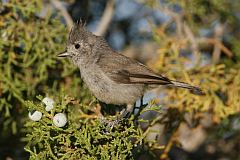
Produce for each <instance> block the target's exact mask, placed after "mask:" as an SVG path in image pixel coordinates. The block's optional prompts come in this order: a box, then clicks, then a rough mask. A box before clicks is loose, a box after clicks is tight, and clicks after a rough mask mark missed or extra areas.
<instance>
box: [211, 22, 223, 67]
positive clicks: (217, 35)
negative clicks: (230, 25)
mask: <svg viewBox="0 0 240 160" xmlns="http://www.w3.org/2000/svg"><path fill="white" fill-rule="evenodd" d="M223 30H224V25H223V24H219V25H217V26H216V27H215V28H214V39H217V40H218V41H219V42H222V35H223ZM220 55H221V48H220V45H219V43H215V44H214V49H213V55H212V60H213V63H217V62H218V61H219V59H220Z"/></svg>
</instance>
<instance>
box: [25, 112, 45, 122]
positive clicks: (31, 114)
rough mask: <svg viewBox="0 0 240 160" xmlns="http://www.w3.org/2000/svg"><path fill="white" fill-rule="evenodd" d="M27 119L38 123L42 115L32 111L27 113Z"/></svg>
mask: <svg viewBox="0 0 240 160" xmlns="http://www.w3.org/2000/svg"><path fill="white" fill-rule="evenodd" d="M28 117H29V118H30V119H31V120H33V121H39V120H40V119H41V118H42V113H41V112H39V111H32V112H29V113H28Z"/></svg>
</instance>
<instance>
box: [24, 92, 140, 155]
mask: <svg viewBox="0 0 240 160" xmlns="http://www.w3.org/2000/svg"><path fill="white" fill-rule="evenodd" d="M40 99H41V98H40ZM57 99H58V100H57V101H56V105H55V107H54V109H53V110H52V111H51V113H48V112H46V111H45V110H44V108H45V107H44V105H43V104H42V103H39V102H37V103H33V102H31V101H26V102H25V104H26V106H28V108H29V110H33V109H34V110H38V111H41V112H42V113H44V114H43V118H42V119H41V120H40V121H39V122H34V121H31V120H28V121H27V123H26V125H25V127H26V128H25V129H24V132H26V133H27V136H26V137H25V138H24V141H26V142H27V145H26V147H25V150H26V151H28V152H29V153H30V159H132V158H133V155H132V150H133V148H136V146H137V145H139V144H141V142H142V139H143V138H142V136H143V135H142V131H141V130H140V129H139V128H138V127H136V126H135V125H134V124H133V121H132V120H131V119H130V120H127V121H125V122H122V123H121V124H120V125H117V126H116V127H114V128H113V129H110V128H107V127H106V124H104V123H103V122H101V119H99V118H96V117H97V115H96V113H94V112H92V111H93V110H90V109H89V107H88V106H85V105H82V104H78V102H77V101H75V100H73V99H72V98H70V97H67V96H65V97H63V96H62V97H58V98H57ZM73 103H74V104H73ZM60 112H61V113H65V114H67V118H68V123H67V125H66V126H64V127H63V128H58V127H56V126H55V125H54V124H53V122H52V117H53V116H54V115H55V114H56V113H60ZM73 113H74V114H73ZM90 113H92V114H90Z"/></svg>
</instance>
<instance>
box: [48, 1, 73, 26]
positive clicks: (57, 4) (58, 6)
mask: <svg viewBox="0 0 240 160" xmlns="http://www.w3.org/2000/svg"><path fill="white" fill-rule="evenodd" d="M50 2H51V3H52V5H53V6H54V7H55V8H56V9H58V10H59V11H60V12H61V14H62V16H63V18H64V19H65V21H66V24H67V28H68V30H71V28H72V26H73V20H72V17H71V16H70V15H69V13H68V12H67V10H66V8H65V7H64V6H63V5H62V3H61V2H60V1H59V0H51V1H50Z"/></svg>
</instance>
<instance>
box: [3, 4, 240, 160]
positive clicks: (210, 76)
mask: <svg viewBox="0 0 240 160" xmlns="http://www.w3.org/2000/svg"><path fill="white" fill-rule="evenodd" d="M79 20H81V21H83V22H85V23H86V27H87V29H88V30H89V31H91V32H93V33H94V34H96V35H99V36H104V37H105V39H106V40H107V42H108V43H109V45H110V46H111V47H112V48H113V49H114V50H116V51H119V52H120V53H121V54H124V55H126V56H128V57H131V58H133V59H136V60H138V61H140V62H142V63H144V64H146V65H148V66H149V67H150V68H151V69H153V70H154V71H156V72H158V73H161V74H164V75H166V76H168V77H170V78H172V79H177V80H179V81H185V82H188V83H190V84H194V85H197V86H200V87H201V88H203V90H204V91H205V93H206V95H204V96H196V95H193V94H191V93H189V92H188V91H185V90H181V89H179V90H175V89H171V88H166V87H159V88H156V89H154V90H151V91H149V92H147V93H146V95H145V96H144V98H143V101H144V104H146V103H154V104H156V105H158V106H161V112H162V113H161V115H162V114H163V116H162V117H164V118H162V119H158V120H156V123H154V124H151V125H149V124H144V123H143V124H141V127H142V129H143V130H144V131H146V130H147V133H146V135H145V137H144V138H145V142H146V146H148V147H147V148H148V149H147V150H146V152H144V153H142V154H140V156H138V157H134V159H173V160H175V159H176V160H177V159H178V160H185V159H186V160H187V159H194V160H197V159H199V160H200V159H205V160H215V159H219V160H237V159H240V153H239V149H240V136H239V135H240V134H239V133H240V117H239V116H240V114H239V112H240V70H239V69H240V62H239V60H240V2H239V1H238V0H212V1H208V0H191V1H190V0H63V1H61V0H43V1H38V0H32V1H22V0H0V37H1V38H0V62H1V63H0V134H1V138H0V159H8V160H10V159H28V158H29V154H32V153H29V151H28V152H27V151H26V149H25V150H24V146H26V142H27V138H26V134H27V131H26V130H28V129H29V126H27V127H26V126H24V124H26V121H28V118H27V112H28V110H27V107H26V106H25V105H24V104H25V101H26V100H33V101H36V98H35V97H36V95H39V94H41V95H56V93H57V92H59V91H61V90H64V92H66V94H68V95H69V96H72V97H76V98H77V99H79V100H80V102H81V103H82V104H89V103H90V102H91V101H92V100H93V99H94V98H93V96H92V95H91V94H90V93H89V91H88V90H87V88H86V86H85V85H84V84H83V83H82V81H81V79H80V78H79V77H80V74H79V71H78V70H77V69H76V68H75V67H74V66H73V65H72V64H71V63H70V62H69V61H68V60H59V59H57V58H56V55H57V53H59V52H60V51H62V50H64V49H65V47H66V42H67V36H68V32H69V31H70V29H71V27H72V25H73V24H74V23H75V22H77V21H79ZM139 105H140V101H139V102H137V106H139ZM136 110H138V109H136ZM140 116H141V117H142V118H145V119H151V118H152V117H155V118H156V117H158V118H159V114H156V113H155V112H147V113H145V112H144V113H143V114H141V115H140ZM26 128H28V129H26ZM160 146H165V147H160ZM133 153H134V152H133Z"/></svg>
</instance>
